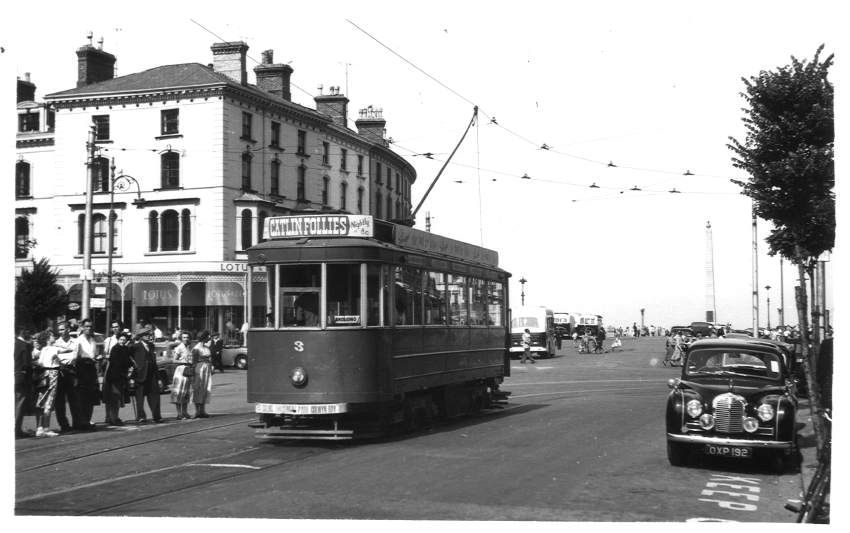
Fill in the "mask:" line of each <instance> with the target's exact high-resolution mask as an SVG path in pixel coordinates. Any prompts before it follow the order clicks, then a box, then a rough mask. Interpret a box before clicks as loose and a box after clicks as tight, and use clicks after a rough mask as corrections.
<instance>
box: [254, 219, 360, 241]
mask: <svg viewBox="0 0 850 533" xmlns="http://www.w3.org/2000/svg"><path fill="white" fill-rule="evenodd" d="M373 235H374V222H373V220H372V216H371V215H298V216H289V217H270V218H267V219H266V220H265V223H264V224H263V238H265V239H292V238H301V237H372V236H373Z"/></svg>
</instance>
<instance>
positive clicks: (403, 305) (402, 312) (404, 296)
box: [393, 266, 422, 326]
mask: <svg viewBox="0 0 850 533" xmlns="http://www.w3.org/2000/svg"><path fill="white" fill-rule="evenodd" d="M394 270H395V272H394V276H393V279H394V281H395V323H396V325H398V326H412V325H421V324H422V271H421V270H419V269H418V268H413V267H408V266H397V267H394Z"/></svg>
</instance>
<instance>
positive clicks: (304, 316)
mask: <svg viewBox="0 0 850 533" xmlns="http://www.w3.org/2000/svg"><path fill="white" fill-rule="evenodd" d="M321 279H322V269H321V265H292V266H288V265H281V266H280V316H281V322H282V324H283V326H284V327H308V328H310V327H319V294H320V292H321Z"/></svg>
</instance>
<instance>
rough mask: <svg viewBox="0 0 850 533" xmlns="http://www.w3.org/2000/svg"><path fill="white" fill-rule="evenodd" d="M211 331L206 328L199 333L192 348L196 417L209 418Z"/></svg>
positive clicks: (211, 368)
mask: <svg viewBox="0 0 850 533" xmlns="http://www.w3.org/2000/svg"><path fill="white" fill-rule="evenodd" d="M209 340H210V332H209V331H207V330H204V331H202V332H201V333H200V335H198V342H197V344H195V347H194V348H192V360H193V361H194V363H195V379H194V382H193V383H192V401H193V402H194V403H195V418H207V417H209V416H210V415H209V414H207V411H206V404H208V403H210V393H211V392H212V373H213V366H212V354H211V353H210V347H209Z"/></svg>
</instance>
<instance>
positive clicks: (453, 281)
mask: <svg viewBox="0 0 850 533" xmlns="http://www.w3.org/2000/svg"><path fill="white" fill-rule="evenodd" d="M447 278H448V282H447V285H448V291H449V324H450V325H452V326H465V325H467V324H468V323H469V318H468V315H469V294H468V293H467V291H466V276H458V275H457V274H448V275H447Z"/></svg>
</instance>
